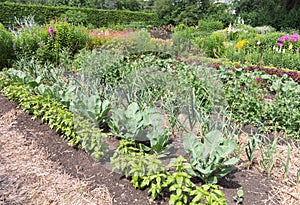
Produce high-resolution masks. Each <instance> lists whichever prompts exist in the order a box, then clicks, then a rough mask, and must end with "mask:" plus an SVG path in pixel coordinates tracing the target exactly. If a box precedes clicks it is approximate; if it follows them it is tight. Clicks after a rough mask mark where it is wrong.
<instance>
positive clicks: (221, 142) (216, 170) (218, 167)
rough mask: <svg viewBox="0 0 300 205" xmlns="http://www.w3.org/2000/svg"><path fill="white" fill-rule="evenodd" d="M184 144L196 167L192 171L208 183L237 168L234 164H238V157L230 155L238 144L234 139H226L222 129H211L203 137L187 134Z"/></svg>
mask: <svg viewBox="0 0 300 205" xmlns="http://www.w3.org/2000/svg"><path fill="white" fill-rule="evenodd" d="M183 145H184V149H185V150H186V151H187V153H189V155H190V162H191V165H192V166H193V169H194V170H190V172H191V173H192V174H193V175H195V176H199V177H200V178H201V179H202V180H203V181H205V182H206V183H217V181H218V178H221V177H223V176H225V175H227V174H229V173H230V172H232V171H233V170H235V169H236V168H235V167H233V166H232V165H234V164H236V163H237V162H238V159H237V158H235V157H231V158H230V155H231V154H233V152H234V150H235V148H236V146H237V145H236V143H235V141H234V140H232V139H225V138H224V137H223V135H222V133H221V132H220V131H211V132H209V133H208V134H207V135H206V136H205V137H203V138H202V139H201V138H200V139H199V138H198V137H196V136H194V135H192V134H187V135H186V136H185V138H184V141H183Z"/></svg>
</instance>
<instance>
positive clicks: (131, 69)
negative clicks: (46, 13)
mask: <svg viewBox="0 0 300 205" xmlns="http://www.w3.org/2000/svg"><path fill="white" fill-rule="evenodd" d="M16 22H17V23H18V25H14V26H12V27H10V28H9V29H6V28H4V26H1V27H0V38H1V43H0V46H1V50H5V51H7V52H2V53H1V56H0V57H1V59H2V60H1V66H2V68H3V69H2V72H1V73H0V79H1V80H0V91H1V94H3V95H5V96H7V97H8V98H9V99H10V100H12V101H15V102H16V103H17V104H18V106H19V107H20V108H22V109H23V110H25V111H27V112H28V113H30V114H31V115H32V118H38V119H40V120H41V121H42V122H44V123H47V124H48V125H49V126H50V128H52V129H54V130H56V132H58V133H60V134H61V135H62V136H63V138H64V139H66V140H67V141H68V143H69V145H71V146H74V147H78V148H81V149H83V150H85V151H86V152H87V153H88V154H90V155H91V156H92V157H93V158H94V159H95V160H96V161H99V163H101V164H103V166H105V167H107V168H112V170H113V171H116V172H119V173H121V174H122V175H124V176H125V177H126V178H127V179H128V180H129V181H130V182H131V183H132V185H133V186H134V187H135V188H138V189H142V190H145V191H146V192H149V196H150V197H151V198H152V199H153V200H154V201H155V202H160V201H164V200H166V201H168V203H169V204H176V205H177V204H232V203H236V204H242V203H243V189H242V188H240V189H238V190H237V194H236V196H235V197H234V199H228V198H227V199H226V198H225V195H224V193H223V191H222V189H221V188H220V186H219V183H218V182H219V180H222V179H224V178H226V177H227V176H229V175H230V174H231V173H233V172H238V171H240V170H257V171H258V172H260V173H262V174H264V175H265V176H266V177H270V178H273V179H276V180H279V181H280V180H283V181H284V183H283V184H284V186H286V187H289V188H291V189H292V190H293V191H294V193H293V191H292V193H291V196H292V197H291V199H290V201H291V203H293V204H296V202H297V200H299V194H298V195H295V193H296V194H297V189H298V190H299V180H300V169H299V167H300V161H299V154H300V153H299V150H298V148H297V147H298V145H299V144H298V143H299V136H300V85H299V82H300V60H299V59H300V58H299V48H300V39H299V36H298V33H297V32H295V33H282V32H276V31H275V30H274V29H273V28H271V27H255V28H254V27H251V26H248V25H244V24H242V23H241V22H236V23H233V24H230V25H229V27H226V28H224V27H223V25H222V23H220V22H214V21H199V24H198V25H197V26H193V27H192V26H190V27H189V26H185V25H178V26H176V27H174V28H172V29H171V30H170V31H165V30H166V27H162V28H155V29H154V28H153V27H150V26H149V27H141V28H134V29H123V28H122V29H121V30H117V28H98V29H93V30H91V29H88V28H86V27H84V26H81V25H75V24H72V23H69V22H68V19H57V20H55V21H51V22H49V23H47V24H43V25H37V24H36V23H35V22H34V19H33V18H27V19H25V20H20V19H19V20H17V21H16ZM119 26H120V25H119ZM155 32H158V33H161V32H171V38H167V39H161V38H154V37H153V36H155ZM115 144H117V147H116V146H114V145H115ZM273 200H274V201H276V203H281V202H282V201H280V200H281V199H280V198H278V199H276V198H274V199H273ZM298 202H299V201H298Z"/></svg>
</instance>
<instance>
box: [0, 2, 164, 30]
mask: <svg viewBox="0 0 300 205" xmlns="http://www.w3.org/2000/svg"><path fill="white" fill-rule="evenodd" d="M69 10H73V11H81V12H83V13H86V14H87V16H88V19H87V23H88V24H92V25H94V26H95V27H101V26H108V25H112V24H127V23H130V22H145V23H147V24H153V22H157V21H158V16H157V15H156V14H154V13H144V12H132V11H124V10H101V9H92V8H77V7H67V6H58V7H56V6H55V7H54V6H42V5H29V4H18V3H11V2H1V3H0V22H1V23H2V24H3V25H4V26H6V27H7V26H9V24H10V23H12V22H13V21H14V17H17V18H23V17H25V16H29V15H33V16H34V19H35V21H36V22H38V23H41V24H43V23H47V22H49V21H50V20H51V19H55V18H58V17H60V16H61V15H62V14H64V13H65V12H66V11H69Z"/></svg>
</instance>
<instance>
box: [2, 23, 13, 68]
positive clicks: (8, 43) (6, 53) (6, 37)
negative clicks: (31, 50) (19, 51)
mask: <svg viewBox="0 0 300 205" xmlns="http://www.w3.org/2000/svg"><path fill="white" fill-rule="evenodd" d="M0 50H1V51H0V70H2V68H3V67H9V66H10V65H11V64H12V62H13V61H14V60H15V52H14V49H13V36H12V34H11V33H10V32H9V31H7V30H6V29H5V28H4V26H3V25H2V24H1V23H0Z"/></svg>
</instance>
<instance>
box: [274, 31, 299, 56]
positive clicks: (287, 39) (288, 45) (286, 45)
mask: <svg viewBox="0 0 300 205" xmlns="http://www.w3.org/2000/svg"><path fill="white" fill-rule="evenodd" d="M299 48H300V41H299V34H298V33H295V34H293V35H290V34H286V35H284V36H281V37H280V38H278V39H277V47H274V49H275V50H276V51H277V52H280V53H281V52H283V53H285V51H287V50H289V51H292V52H295V53H299Z"/></svg>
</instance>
